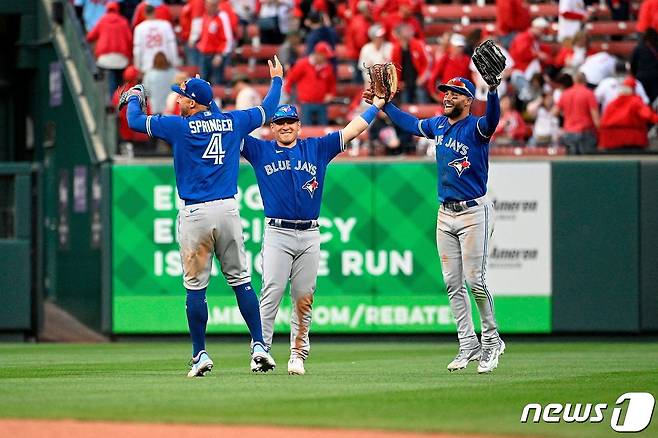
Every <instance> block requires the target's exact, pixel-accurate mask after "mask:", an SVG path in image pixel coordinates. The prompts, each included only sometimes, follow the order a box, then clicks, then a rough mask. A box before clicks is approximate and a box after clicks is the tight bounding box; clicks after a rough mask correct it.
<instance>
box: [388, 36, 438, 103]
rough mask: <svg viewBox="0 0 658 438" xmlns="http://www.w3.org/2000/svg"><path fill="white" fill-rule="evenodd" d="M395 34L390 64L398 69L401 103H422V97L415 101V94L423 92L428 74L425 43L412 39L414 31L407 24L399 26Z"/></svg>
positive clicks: (423, 99)
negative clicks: (400, 84)
mask: <svg viewBox="0 0 658 438" xmlns="http://www.w3.org/2000/svg"><path fill="white" fill-rule="evenodd" d="M395 34H396V39H395V42H394V43H393V53H392V62H393V64H394V65H395V66H396V68H397V69H398V77H399V78H400V80H401V83H402V84H403V87H402V94H401V97H402V103H418V102H419V101H420V102H424V101H425V100H426V99H425V98H424V96H419V98H418V99H417V97H416V93H417V91H421V90H423V85H424V84H425V82H427V79H428V77H429V73H430V72H429V69H428V66H429V60H428V59H427V51H426V46H425V42H424V41H423V40H421V39H418V38H414V36H413V34H414V30H413V28H412V27H411V26H409V25H408V24H402V25H400V26H399V27H398V28H397V29H396V30H395Z"/></svg>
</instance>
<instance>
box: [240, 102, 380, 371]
mask: <svg viewBox="0 0 658 438" xmlns="http://www.w3.org/2000/svg"><path fill="white" fill-rule="evenodd" d="M384 103H385V101H384V100H383V99H378V98H376V99H375V102H374V105H372V106H370V107H369V108H368V109H367V110H366V111H365V112H364V113H363V114H361V115H360V116H359V117H356V118H355V119H354V120H352V121H351V122H350V123H349V124H348V125H347V126H345V128H343V129H342V130H340V131H336V132H332V133H331V134H328V135H325V136H324V137H317V138H305V139H299V138H298V136H299V131H300V129H301V122H300V121H299V115H298V113H297V109H296V108H295V107H294V106H292V105H281V106H279V108H278V109H277V111H276V112H275V113H274V116H273V117H272V120H271V121H270V129H271V130H272V133H273V135H274V140H271V141H265V140H259V139H256V138H254V137H251V136H248V137H247V138H245V141H244V144H243V146H242V156H244V157H245V158H246V159H247V160H248V161H249V162H250V163H251V165H252V166H253V167H254V171H255V173H256V179H257V181H258V187H259V188H260V193H261V197H262V199H263V204H264V206H265V231H264V236H263V249H262V254H263V288H262V291H261V297H260V313H261V320H262V325H263V339H264V341H265V345H266V347H267V349H268V350H269V349H270V347H271V345H272V335H273V332H274V319H275V317H276V314H277V312H278V311H279V305H280V304H281V299H282V298H283V293H284V292H285V290H286V287H287V285H288V280H290V293H291V295H292V301H293V312H292V316H291V321H290V360H289V361H288V374H297V375H300V374H304V373H305V369H304V361H305V360H306V358H307V357H308V353H309V350H310V343H309V336H308V334H309V329H310V326H311V309H312V306H313V294H314V293H315V286H316V280H317V275H318V266H319V262H320V230H319V228H318V216H319V214H320V203H321V201H322V190H323V188H324V177H325V173H326V170H327V165H328V164H329V162H330V161H331V160H332V159H333V158H334V157H335V156H336V155H338V154H339V153H341V152H342V151H344V150H345V145H346V144H348V143H349V142H350V141H351V140H352V139H354V138H356V137H357V136H358V135H359V134H361V133H362V132H363V131H365V129H366V128H367V127H368V125H370V123H372V121H373V120H374V118H375V116H376V115H377V112H378V111H379V109H380V108H381V107H382V106H383V105H384Z"/></svg>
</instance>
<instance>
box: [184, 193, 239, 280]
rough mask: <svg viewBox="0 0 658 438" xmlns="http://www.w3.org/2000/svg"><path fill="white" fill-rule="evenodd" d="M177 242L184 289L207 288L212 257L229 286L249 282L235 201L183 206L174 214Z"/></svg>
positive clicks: (227, 200) (225, 200) (226, 200)
mask: <svg viewBox="0 0 658 438" xmlns="http://www.w3.org/2000/svg"><path fill="white" fill-rule="evenodd" d="M178 240H179V244H180V255H181V262H182V264H183V284H184V285H185V287H186V288H187V289H190V290H199V289H203V288H205V287H207V286H208V283H209V282H210V272H211V268H212V256H213V254H214V255H216V256H217V258H218V259H219V263H220V265H221V269H222V273H223V274H224V277H225V278H226V281H227V282H228V284H229V285H230V286H239V285H241V284H244V283H248V282H249V281H251V277H250V276H249V273H248V270H247V255H246V253H245V249H244V239H243V237H242V223H241V222H240V212H239V210H238V202H237V201H236V200H235V199H234V198H229V199H220V200H217V201H210V202H203V203H200V204H193V205H186V206H185V208H183V209H181V210H180V211H179V212H178Z"/></svg>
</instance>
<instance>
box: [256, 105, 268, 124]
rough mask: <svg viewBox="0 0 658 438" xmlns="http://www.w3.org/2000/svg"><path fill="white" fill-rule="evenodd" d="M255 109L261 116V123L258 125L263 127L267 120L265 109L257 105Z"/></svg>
mask: <svg viewBox="0 0 658 438" xmlns="http://www.w3.org/2000/svg"><path fill="white" fill-rule="evenodd" d="M256 108H258V109H259V110H260V114H261V116H263V122H262V123H261V124H260V126H264V125H265V122H267V119H266V118H265V109H264V108H263V107H262V106H260V105H258V106H257V107H256Z"/></svg>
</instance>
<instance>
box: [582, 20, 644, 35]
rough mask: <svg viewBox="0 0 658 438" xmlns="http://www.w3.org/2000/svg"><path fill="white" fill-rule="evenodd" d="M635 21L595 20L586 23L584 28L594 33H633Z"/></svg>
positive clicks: (589, 33)
mask: <svg viewBox="0 0 658 438" xmlns="http://www.w3.org/2000/svg"><path fill="white" fill-rule="evenodd" d="M635 24H636V23H635V21H596V22H594V23H587V24H586V25H585V29H586V30H587V34H588V35H590V36H594V35H632V34H634V33H635Z"/></svg>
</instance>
